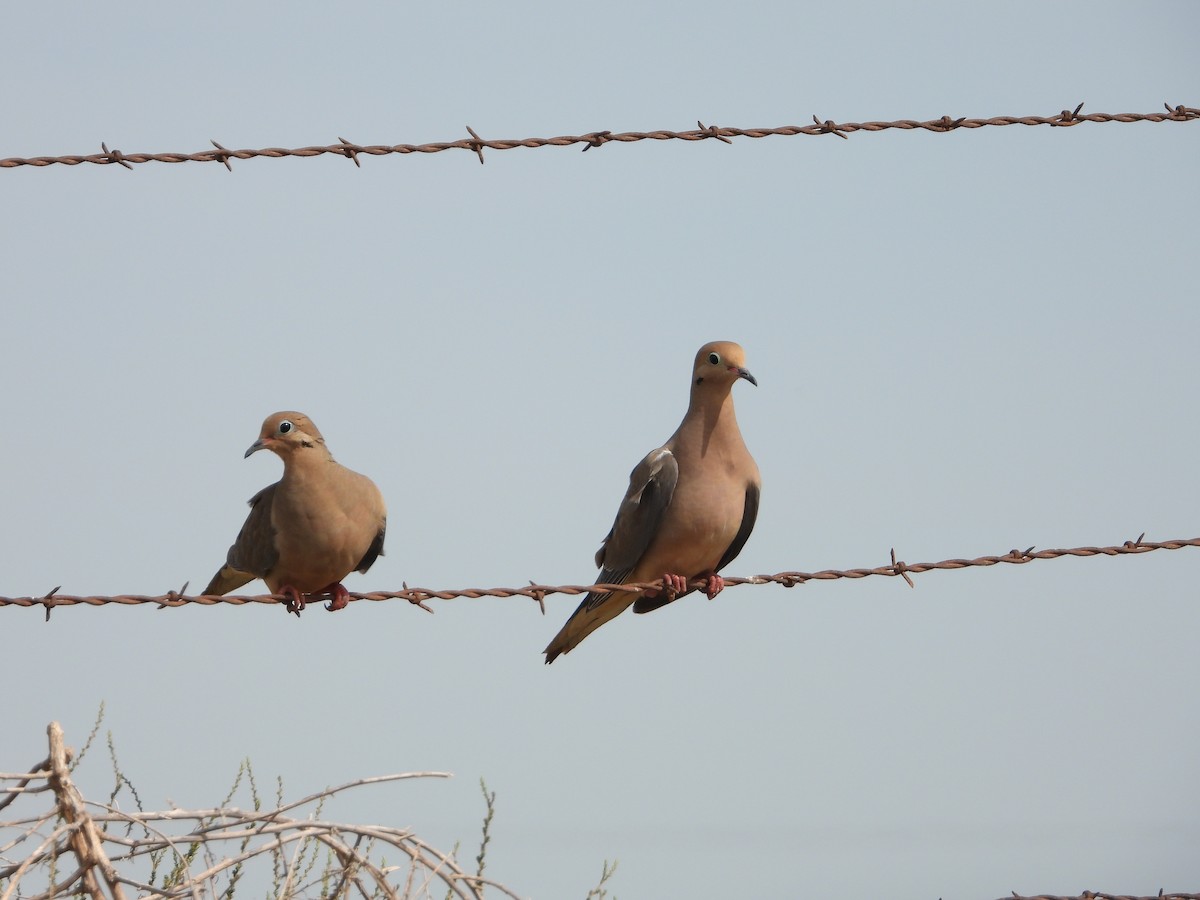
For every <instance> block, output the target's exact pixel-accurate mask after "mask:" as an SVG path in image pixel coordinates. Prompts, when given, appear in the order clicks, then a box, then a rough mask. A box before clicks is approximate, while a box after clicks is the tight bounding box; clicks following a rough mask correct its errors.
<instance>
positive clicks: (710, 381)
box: [692, 341, 758, 391]
mask: <svg viewBox="0 0 1200 900" xmlns="http://www.w3.org/2000/svg"><path fill="white" fill-rule="evenodd" d="M739 378H745V379H746V380H747V381H748V382H750V383H751V384H753V385H755V386H757V385H758V380H757V379H756V378H755V377H754V376H753V375H751V374H750V371H749V369H747V368H746V353H745V351H744V350H742V348H741V347H740V346H739V345H737V344H735V343H733V341H713V342H712V343H710V344H705V345H704V346H703V347H701V348H700V349H699V350H698V351H697V352H696V363H695V365H694V366H693V367H692V388H693V390H695V389H699V388H702V387H705V386H716V387H720V388H723V389H724V390H726V391H728V390H729V388H730V387H731V386H732V385H733V383H734V382H735V381H737V380H738V379H739Z"/></svg>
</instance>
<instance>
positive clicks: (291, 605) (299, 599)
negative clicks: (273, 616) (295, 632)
mask: <svg viewBox="0 0 1200 900" xmlns="http://www.w3.org/2000/svg"><path fill="white" fill-rule="evenodd" d="M279 593H281V594H283V596H285V597H287V598H288V599H287V601H286V602H285V603H284V607H285V608H286V609H287V611H288V612H290V613H295V614H296V617H297V618H299V617H300V613H301V611H302V610H303V609H304V595H303V594H301V593H300V592H299V591H298V590H296V589H295V588H294V587H292V586H291V585H290V584H285V585H283V587H281V588H280V589H279Z"/></svg>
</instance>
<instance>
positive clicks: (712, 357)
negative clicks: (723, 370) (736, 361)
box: [708, 353, 721, 366]
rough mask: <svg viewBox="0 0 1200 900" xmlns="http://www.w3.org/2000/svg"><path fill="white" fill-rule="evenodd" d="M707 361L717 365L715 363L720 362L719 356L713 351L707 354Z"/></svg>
mask: <svg viewBox="0 0 1200 900" xmlns="http://www.w3.org/2000/svg"><path fill="white" fill-rule="evenodd" d="M708 361H709V362H710V363H711V364H712V365H714V366H717V365H720V364H721V357H719V356H717V354H715V353H710V354H708Z"/></svg>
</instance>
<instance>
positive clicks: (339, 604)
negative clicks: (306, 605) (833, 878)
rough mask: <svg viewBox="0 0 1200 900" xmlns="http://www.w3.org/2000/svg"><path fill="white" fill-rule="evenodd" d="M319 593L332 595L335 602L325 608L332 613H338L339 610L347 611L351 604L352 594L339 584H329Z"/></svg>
mask: <svg viewBox="0 0 1200 900" xmlns="http://www.w3.org/2000/svg"><path fill="white" fill-rule="evenodd" d="M317 593H319V594H330V595H332V597H333V600H332V601H331V602H330V603H327V604H326V605H325V608H326V609H327V610H329V611H330V612H337V611H338V610H339V609H345V608H346V606H347V605H348V604H349V603H350V592H349V591H348V590H346V589H345V588H344V587H343V586H342V585H341V584H340V583H339V582H336V581H335V582H334V583H333V584H327V585H325V587H323V588H321V590H319V591H318V592H317Z"/></svg>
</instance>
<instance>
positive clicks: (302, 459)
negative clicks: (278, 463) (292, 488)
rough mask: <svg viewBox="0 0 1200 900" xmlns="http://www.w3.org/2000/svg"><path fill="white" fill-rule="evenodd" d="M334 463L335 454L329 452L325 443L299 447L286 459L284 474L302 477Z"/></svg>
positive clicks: (284, 460)
mask: <svg viewBox="0 0 1200 900" xmlns="http://www.w3.org/2000/svg"><path fill="white" fill-rule="evenodd" d="M333 461H334V460H333V454H332V453H330V452H329V450H328V448H327V447H326V446H325V444H324V442H322V443H319V444H312V445H310V446H307V447H297V448H295V449H294V450H293V451H292V452H291V453H289V454H288V455H287V456H285V457H284V459H283V470H284V471H283V473H284V475H285V476H286V475H289V474H291V475H292V476H293V477H296V476H301V477H302V476H304V475H306V474H308V473H309V472H313V471H316V470H317V469H319V468H321V467H323V466H327V465H329V463H331V462H333Z"/></svg>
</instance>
